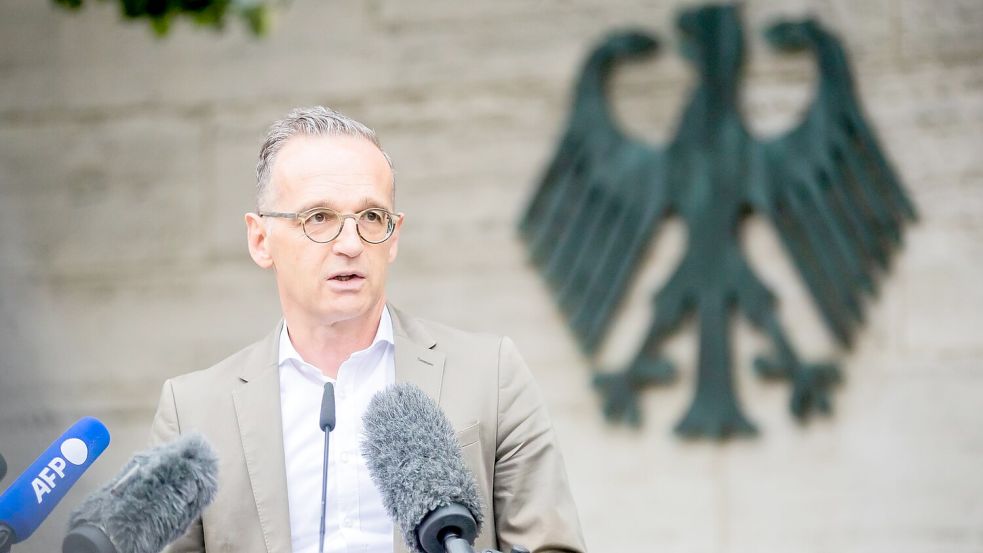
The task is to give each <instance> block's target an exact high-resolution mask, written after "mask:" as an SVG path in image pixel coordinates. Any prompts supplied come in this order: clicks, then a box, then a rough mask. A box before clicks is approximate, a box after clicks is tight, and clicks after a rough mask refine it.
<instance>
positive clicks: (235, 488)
mask: <svg viewBox="0 0 983 553" xmlns="http://www.w3.org/2000/svg"><path fill="white" fill-rule="evenodd" d="M256 172H257V189H258V190H257V204H258V207H259V209H258V210H257V212H256V213H247V214H246V216H245V218H246V233H247V239H248V244H249V253H250V255H251V256H252V258H253V261H255V262H256V264H257V265H259V266H260V267H262V268H264V269H272V270H273V273H274V276H275V279H276V284H277V290H278V293H279V297H280V305H281V308H282V311H283V320H282V321H281V322H280V323H279V324H278V325H277V327H276V329H275V330H274V331H273V332H272V333H271V334H270V335H269V336H267V337H266V338H264V339H263V340H261V341H259V342H257V343H255V344H253V345H252V346H250V347H248V348H246V349H244V350H242V351H240V352H238V353H235V354H233V355H232V356H231V357H229V358H227V359H225V360H224V361H222V362H220V363H218V364H217V365H215V366H213V367H211V368H209V369H206V370H204V371H199V372H196V373H191V374H188V375H184V376H181V377H178V378H175V379H171V380H168V381H167V382H166V383H165V384H164V388H163V392H162V394H161V400H160V405H159V406H158V409H157V415H156V417H155V419H154V426H153V439H154V441H155V442H163V441H169V440H172V439H174V438H176V437H177V436H178V435H179V434H182V433H186V432H190V431H199V432H202V433H203V434H204V435H205V436H206V437H207V438H208V439H209V441H210V442H211V443H212V444H213V445H214V446H215V448H216V451H217V453H218V456H219V459H220V466H219V492H218V496H217V498H216V499H215V501H214V503H213V504H212V505H211V506H210V507H209V508H208V509H207V510H206V512H205V513H204V514H203V515H202V517H201V519H200V520H199V521H198V522H197V523H196V524H195V525H194V526H193V527H192V528H191V529H190V530H189V531H188V533H187V534H186V535H185V536H184V537H182V538H181V539H180V540H178V541H177V542H176V543H174V544H173V545H172V546H171V547H170V549H169V551H171V552H179V551H204V550H206V549H207V551H209V552H218V551H223V552H224V551H229V552H234V553H260V552H268V553H287V552H290V551H293V553H314V552H316V551H318V537H319V527H320V489H321V470H322V457H323V449H322V448H323V433H322V432H321V430H320V428H319V426H318V424H317V422H316V421H317V420H318V415H319V411H320V402H321V395H322V388H323V385H324V383H325V382H334V386H335V390H336V405H337V407H336V410H337V425H336V427H335V429H334V431H333V432H332V433H331V450H330V453H331V454H330V459H329V461H328V474H329V478H328V500H327V513H328V515H327V519H326V540H325V546H324V548H325V551H328V552H331V553H334V552H356V551H357V552H370V553H382V552H386V553H388V552H391V551H397V552H405V551H407V548H406V545H405V544H404V543H403V542H402V539H400V538H399V537H398V534H397V533H396V532H397V531H398V530H397V529H395V528H393V523H392V521H391V520H390V519H389V518H388V516H387V514H386V512H385V510H384V508H383V505H382V500H381V498H380V496H379V492H378V490H377V489H376V487H375V485H374V484H373V483H372V481H371V479H370V477H369V474H368V471H367V469H366V467H365V462H364V460H363V459H362V457H361V455H360V453H359V434H360V430H361V416H362V414H363V413H364V411H365V408H366V406H367V403H368V401H369V399H370V398H371V397H372V395H373V394H375V393H376V392H378V391H379V390H382V389H383V388H385V386H387V385H389V384H392V383H394V382H411V383H414V384H416V385H418V386H419V387H421V388H422V389H423V390H424V391H425V392H426V393H427V394H428V395H430V397H432V398H433V399H434V400H435V401H437V402H438V404H439V405H440V407H441V409H443V410H444V412H445V413H446V414H447V416H448V418H449V419H450V421H451V423H452V424H453V425H454V427H455V429H456V430H457V432H458V439H459V441H460V444H461V446H462V454H463V456H464V459H465V462H466V463H467V464H468V466H469V467H470V469H471V470H472V471H473V472H474V475H475V479H476V481H477V484H478V488H479V490H480V492H481V495H482V499H483V514H484V527H483V529H482V531H481V534H480V535H479V536H478V539H477V541H476V543H475V548H476V549H477V550H481V549H484V548H491V547H493V548H496V549H501V550H503V551H505V552H507V551H508V550H509V548H510V547H511V546H512V545H513V544H517V545H524V546H526V547H528V548H529V549H531V550H533V551H565V552H566V551H573V552H580V551H584V549H585V548H584V545H583V539H582V537H581V535H580V529H579V526H578V521H577V514H576V510H575V507H574V505H573V501H572V499H571V497H570V493H569V490H568V486H567V480H566V475H565V471H564V468H563V462H562V460H561V457H560V453H559V451H558V449H557V445H556V442H555V438H554V434H553V430H552V428H551V426H550V422H549V420H548V417H547V414H546V411H545V408H544V407H543V403H542V399H541V398H540V396H539V393H538V392H537V390H536V388H535V385H534V383H533V381H532V378H531V376H530V374H529V371H528V369H527V368H526V366H525V364H524V363H523V361H522V359H521V358H520V357H519V354H518V353H517V352H516V350H515V347H514V346H513V345H512V343H511V341H509V340H508V339H507V338H499V337H495V336H489V335H478V334H471V333H467V332H463V331H460V330H455V329H452V328H449V327H446V326H443V325H439V324H435V323H430V322H425V321H422V320H419V319H416V318H414V317H412V316H410V315H407V314H406V313H403V312H400V311H399V310H397V309H396V308H394V307H393V306H391V305H388V304H387V303H386V301H385V283H386V274H387V270H388V267H389V264H390V263H392V262H393V261H394V260H395V259H396V253H397V251H398V246H399V233H400V229H401V227H402V224H403V219H404V217H403V214H401V213H396V212H395V181H394V173H393V168H392V163H391V161H390V159H389V157H388V156H387V155H386V154H385V153H384V152H383V150H382V149H381V147H380V145H379V142H378V140H377V138H376V136H375V134H374V133H373V131H371V130H370V129H368V128H367V127H365V126H364V125H362V124H360V123H358V122H356V121H354V120H352V119H350V118H348V117H346V116H344V115H342V114H339V113H337V112H335V111H332V110H330V109H326V108H323V107H315V108H310V109H298V110H294V111H293V112H291V113H290V114H289V115H288V116H287V117H286V118H285V119H283V120H281V121H278V122H276V123H274V124H273V126H272V127H271V128H270V131H269V133H268V135H267V139H266V142H265V143H264V145H263V147H262V149H261V151H260V158H259V163H258V164H257V171H256Z"/></svg>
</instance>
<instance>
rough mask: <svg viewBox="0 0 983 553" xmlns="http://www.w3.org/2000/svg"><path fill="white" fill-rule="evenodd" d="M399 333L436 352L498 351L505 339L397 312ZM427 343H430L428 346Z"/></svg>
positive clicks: (497, 335)
mask: <svg viewBox="0 0 983 553" xmlns="http://www.w3.org/2000/svg"><path fill="white" fill-rule="evenodd" d="M398 317H399V324H400V327H401V331H402V332H404V333H405V334H406V335H407V336H409V337H410V338H411V339H413V340H414V341H416V342H417V343H422V344H423V345H426V346H428V347H431V348H433V349H436V350H447V349H452V350H453V349H460V348H467V349H468V350H471V351H474V350H475V349H477V350H480V351H491V350H498V348H499V347H500V345H501V343H502V341H503V340H507V338H505V337H503V336H501V335H499V334H493V333H489V332H474V331H470V330H464V329H461V328H457V327H454V326H451V325H448V324H444V323H439V322H436V321H431V320H428V319H423V318H420V317H415V316H412V315H408V314H406V313H405V312H398ZM427 342H430V343H429V344H428V343H427Z"/></svg>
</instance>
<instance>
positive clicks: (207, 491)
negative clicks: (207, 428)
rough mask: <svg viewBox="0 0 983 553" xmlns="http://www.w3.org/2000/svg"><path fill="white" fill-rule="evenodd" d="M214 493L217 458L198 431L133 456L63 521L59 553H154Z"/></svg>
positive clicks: (184, 527)
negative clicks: (62, 537)
mask: <svg viewBox="0 0 983 553" xmlns="http://www.w3.org/2000/svg"><path fill="white" fill-rule="evenodd" d="M217 489H218V460H217V458H216V457H215V453H214V452H213V451H212V448H211V446H209V445H208V442H207V441H205V438H204V437H202V436H201V434H198V433H191V434H186V435H184V436H182V437H180V438H178V439H177V440H174V441H173V442H169V443H165V444H161V445H159V446H157V447H154V448H152V449H149V450H147V451H144V452H142V453H137V454H136V455H134V456H133V457H132V458H131V459H130V461H129V462H127V464H126V465H124V466H123V469H122V470H120V472H119V474H118V475H117V476H116V478H114V479H113V480H112V481H111V482H109V483H108V484H106V485H105V486H103V487H102V488H100V489H99V490H97V491H96V492H95V493H93V494H92V495H90V496H89V497H88V498H87V499H86V500H85V501H84V502H82V504H81V505H79V506H78V508H77V509H76V510H75V512H73V513H72V516H71V519H69V523H68V529H69V530H68V534H67V535H66V536H65V540H64V541H63V542H62V553H158V552H159V551H161V550H162V549H164V547H165V546H167V544H169V543H171V542H172V541H174V540H176V539H177V538H179V537H180V536H181V535H182V534H184V533H185V532H186V531H187V529H188V527H189V526H190V525H191V523H192V522H194V520H195V519H196V518H198V517H199V516H201V512H202V511H203V510H204V509H205V507H207V506H208V504H209V503H211V502H212V499H214V497H215V493H216V491H217Z"/></svg>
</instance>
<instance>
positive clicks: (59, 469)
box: [31, 438, 89, 505]
mask: <svg viewBox="0 0 983 553" xmlns="http://www.w3.org/2000/svg"><path fill="white" fill-rule="evenodd" d="M59 449H60V450H61V457H57V456H56V457H54V458H52V459H51V460H50V461H48V464H47V465H45V466H44V468H42V469H41V472H39V473H38V475H37V476H36V477H35V478H34V480H32V481H31V487H32V488H34V497H35V498H36V499H37V501H38V504H39V505H40V504H41V501H42V500H43V499H44V496H45V495H47V494H49V493H51V491H52V490H54V489H55V488H56V487H58V481H59V480H61V479H63V478H65V468H66V467H67V466H68V463H71V464H73V465H75V466H79V465H82V464H84V463H85V461H86V460H87V459H88V458H89V448H88V447H87V446H86V445H85V442H83V441H82V440H80V439H78V438H69V439H67V440H65V441H64V442H62V444H61V447H60V448H59Z"/></svg>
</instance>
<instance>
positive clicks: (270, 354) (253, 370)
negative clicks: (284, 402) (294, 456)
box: [232, 321, 291, 553]
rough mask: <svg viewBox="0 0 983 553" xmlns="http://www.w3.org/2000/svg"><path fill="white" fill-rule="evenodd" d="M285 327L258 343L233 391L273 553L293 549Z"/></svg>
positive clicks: (265, 533) (248, 467) (262, 521)
mask: <svg viewBox="0 0 983 553" xmlns="http://www.w3.org/2000/svg"><path fill="white" fill-rule="evenodd" d="M282 328H283V322H282V321H281V322H280V324H278V325H277V328H276V330H275V331H274V332H273V333H272V334H271V335H270V336H268V337H267V338H266V339H265V340H264V341H263V343H262V346H261V347H258V348H257V351H256V354H255V357H254V359H251V360H250V362H249V363H247V364H246V365H245V366H244V367H243V370H242V373H241V374H240V376H239V380H240V382H239V385H238V386H237V387H236V389H235V390H234V391H233V392H232V398H233V402H234V403H235V409H236V418H237V420H238V423H239V435H240V438H241V439H242V453H243V457H244V458H245V460H246V470H247V471H248V473H249V481H250V484H251V485H252V491H253V500H254V501H255V502H256V511H257V513H259V524H260V527H261V528H262V530H263V537H264V539H265V540H266V548H267V550H268V551H269V553H289V552H290V548H291V543H290V514H289V511H288V506H287V476H286V468H285V467H286V464H285V463H284V460H283V423H282V418H281V412H280V378H279V371H278V370H277V359H278V358H277V350H278V347H279V340H280V332H281V330H282Z"/></svg>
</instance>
